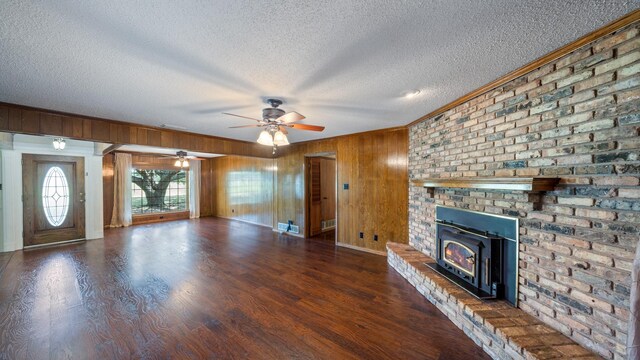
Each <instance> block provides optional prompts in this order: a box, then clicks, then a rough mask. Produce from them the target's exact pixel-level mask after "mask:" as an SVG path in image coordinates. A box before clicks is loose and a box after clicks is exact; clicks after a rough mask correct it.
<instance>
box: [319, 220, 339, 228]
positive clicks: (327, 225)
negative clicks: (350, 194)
mask: <svg viewBox="0 0 640 360" xmlns="http://www.w3.org/2000/svg"><path fill="white" fill-rule="evenodd" d="M334 227H336V219H331V220H323V221H322V230H329V229H333V228H334Z"/></svg>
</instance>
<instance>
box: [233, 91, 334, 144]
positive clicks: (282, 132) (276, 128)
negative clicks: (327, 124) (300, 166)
mask: <svg viewBox="0 0 640 360" xmlns="http://www.w3.org/2000/svg"><path fill="white" fill-rule="evenodd" d="M267 102H268V103H269V104H270V105H271V107H270V108H264V109H262V120H260V119H255V118H251V117H247V116H242V115H236V114H230V113H223V114H225V115H231V116H236V117H240V118H244V119H249V120H254V121H257V122H258V124H253V125H240V126H231V127H230V128H231V129H237V128H250V127H262V128H265V129H264V130H263V131H262V132H261V133H260V137H259V138H258V143H259V144H262V145H269V146H282V145H289V140H288V139H287V136H286V135H287V134H288V133H289V132H288V131H287V128H292V129H297V130H310V131H322V130H324V126H318V125H308V124H296V122H298V121H300V120H302V119H304V118H305V117H304V116H303V115H301V114H299V113H297V112H295V111H291V112H285V111H284V110H282V109H279V108H278V106H280V105H282V100H279V99H268V100H267Z"/></svg>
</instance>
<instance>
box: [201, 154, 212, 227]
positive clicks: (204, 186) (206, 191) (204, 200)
mask: <svg viewBox="0 0 640 360" xmlns="http://www.w3.org/2000/svg"><path fill="white" fill-rule="evenodd" d="M200 175H201V176H202V177H201V179H200V217H205V216H213V215H214V210H213V196H214V190H215V189H214V187H213V186H214V184H213V160H212V159H208V160H204V161H201V162H200Z"/></svg>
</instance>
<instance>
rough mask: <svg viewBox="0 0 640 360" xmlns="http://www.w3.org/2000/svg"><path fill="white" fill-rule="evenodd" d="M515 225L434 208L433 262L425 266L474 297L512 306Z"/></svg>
mask: <svg viewBox="0 0 640 360" xmlns="http://www.w3.org/2000/svg"><path fill="white" fill-rule="evenodd" d="M517 223H518V220H517V219H514V218H509V217H504V216H496V215H491V214H485V213H479V212H475V211H469V210H463V209H455V208H448V207H442V206H438V207H437V208H436V263H428V264H427V265H428V266H429V267H431V268H433V269H434V270H436V271H438V272H439V273H440V274H442V275H443V276H445V277H446V278H448V279H449V280H451V281H452V282H454V283H455V284H457V285H458V286H460V287H462V288H463V289H465V290H466V291H468V292H469V293H471V294H472V295H474V296H476V297H477V298H480V299H505V300H507V301H509V302H510V303H512V304H513V305H516V301H517V254H518V250H517V248H518V246H517V226H518V225H517ZM512 237H514V238H515V239H512Z"/></svg>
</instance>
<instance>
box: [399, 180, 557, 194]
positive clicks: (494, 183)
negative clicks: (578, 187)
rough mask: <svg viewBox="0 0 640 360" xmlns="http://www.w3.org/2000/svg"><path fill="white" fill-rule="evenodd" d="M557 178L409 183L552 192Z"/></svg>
mask: <svg viewBox="0 0 640 360" xmlns="http://www.w3.org/2000/svg"><path fill="white" fill-rule="evenodd" d="M558 181H560V179H558V178H542V177H509V178H499V177H466V178H442V179H440V178H432V179H414V180H411V183H413V184H414V185H417V186H421V187H425V188H458V189H459V188H463V189H490V190H521V191H530V192H538V191H552V190H553V189H554V188H555V187H556V185H557V184H558Z"/></svg>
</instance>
